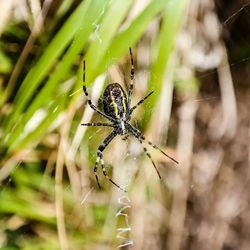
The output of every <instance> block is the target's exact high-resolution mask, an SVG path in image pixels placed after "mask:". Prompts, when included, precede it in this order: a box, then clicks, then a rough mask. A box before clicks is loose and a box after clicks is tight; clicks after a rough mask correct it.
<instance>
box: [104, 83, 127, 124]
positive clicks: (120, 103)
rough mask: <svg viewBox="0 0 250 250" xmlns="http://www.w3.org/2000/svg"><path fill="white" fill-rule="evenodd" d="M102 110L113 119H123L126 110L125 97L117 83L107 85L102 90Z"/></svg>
mask: <svg viewBox="0 0 250 250" xmlns="http://www.w3.org/2000/svg"><path fill="white" fill-rule="evenodd" d="M103 110H104V113H105V114H106V115H108V116H111V117H112V118H114V119H117V120H120V119H122V118H125V116H126V114H127V110H128V102H127V96H126V94H125V92H124V90H123V88H122V87H121V85H120V84H119V83H112V84H109V85H108V86H107V88H106V89H105V90H104V94H103Z"/></svg>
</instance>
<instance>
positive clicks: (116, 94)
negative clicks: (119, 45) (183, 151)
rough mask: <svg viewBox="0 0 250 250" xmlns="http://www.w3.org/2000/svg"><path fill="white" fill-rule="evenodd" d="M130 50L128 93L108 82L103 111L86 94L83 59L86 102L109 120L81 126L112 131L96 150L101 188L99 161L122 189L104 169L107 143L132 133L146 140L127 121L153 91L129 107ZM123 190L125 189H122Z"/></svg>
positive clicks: (141, 139)
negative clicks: (107, 128) (109, 128)
mask: <svg viewBox="0 0 250 250" xmlns="http://www.w3.org/2000/svg"><path fill="white" fill-rule="evenodd" d="M129 52H130V60H131V71H130V85H129V90H128V95H126V93H125V91H124V90H123V88H122V86H121V85H120V84H119V83H111V84H109V85H108V86H107V87H106V88H105V90H104V93H103V111H101V110H99V109H98V108H97V107H96V106H95V105H94V104H93V103H92V101H91V99H90V98H89V95H88V91H87V88H86V85H85V61H83V91H84V93H85V96H86V97H87V100H88V104H89V105H90V107H91V108H92V109H93V110H95V111H96V112H97V113H99V114H100V115H102V116H104V117H105V118H106V119H108V120H109V121H110V123H83V124H81V125H83V126H99V127H101V126H104V127H112V128H113V131H112V132H111V133H110V134H109V135H108V136H107V137H106V138H105V139H104V141H103V143H102V144H101V145H100V146H99V147H98V150H97V158H96V163H95V167H94V173H95V176H96V181H97V184H98V186H99V188H101V186H100V183H99V179H98V176H97V168H98V164H99V162H101V167H102V172H103V174H104V176H105V177H106V178H107V179H108V180H109V181H110V182H112V183H113V184H114V185H115V186H117V187H118V188H119V189H122V188H121V187H120V186H119V185H118V184H117V183H116V182H114V181H113V180H112V179H111V178H110V177H109V176H108V175H107V172H106V169H105V167H104V161H103V151H104V149H105V148H106V147H107V146H108V144H109V143H110V142H111V141H112V140H113V139H114V137H115V136H117V135H122V136H123V138H125V139H126V138H127V136H128V135H133V136H134V137H136V138H137V139H138V141H139V142H140V143H141V144H143V141H146V138H145V137H144V136H143V135H142V133H141V132H140V130H138V129H137V128H136V127H134V126H133V125H131V124H130V123H129V121H130V119H131V115H132V113H133V111H134V110H135V109H136V108H137V107H138V106H139V105H140V104H142V103H143V102H144V101H145V100H146V99H147V98H148V97H149V96H150V95H151V94H152V93H153V92H150V93H149V94H148V95H147V96H145V97H144V98H143V99H142V100H140V101H139V102H138V103H137V104H136V105H134V106H132V107H131V96H132V92H133V86H134V83H133V82H134V62H133V56H132V50H131V48H129ZM146 142H147V143H148V144H149V145H150V146H152V147H153V148H155V149H158V150H159V151H160V152H161V153H162V154H164V155H165V156H167V157H168V158H170V159H171V160H172V161H174V162H175V163H178V162H177V161H176V160H175V159H174V158H172V157H170V156H169V155H167V154H166V153H165V152H164V151H162V150H161V149H160V148H159V147H158V146H156V145H155V144H153V143H152V142H150V141H146ZM143 149H144V152H145V154H146V155H147V157H148V158H149V159H150V160H151V162H152V164H153V166H154V168H155V170H156V172H157V174H158V176H159V178H161V176H160V173H159V171H158V169H157V167H156V165H155V163H154V161H153V160H152V158H151V155H150V154H149V153H148V151H147V149H146V148H145V147H144V146H143ZM122 190H124V189H122ZM124 191H125V190H124Z"/></svg>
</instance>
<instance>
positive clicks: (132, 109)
mask: <svg viewBox="0 0 250 250" xmlns="http://www.w3.org/2000/svg"><path fill="white" fill-rule="evenodd" d="M153 93H154V91H151V92H150V93H149V94H148V95H146V96H145V97H144V98H143V99H141V100H140V101H139V102H138V103H137V104H136V105H135V106H133V107H132V108H131V109H130V111H129V115H131V114H132V113H133V111H134V110H135V109H136V108H137V107H138V106H140V105H141V104H142V103H143V102H144V101H145V100H146V99H147V98H148V97H150V96H151V95H152V94H153Z"/></svg>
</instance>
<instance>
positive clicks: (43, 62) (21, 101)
mask: <svg viewBox="0 0 250 250" xmlns="http://www.w3.org/2000/svg"><path fill="white" fill-rule="evenodd" d="M90 3H91V0H87V1H83V2H82V3H81V4H80V5H79V6H78V8H77V9H76V10H75V11H74V12H73V14H72V15H71V16H70V17H69V18H68V20H67V21H66V23H65V24H64V25H63V27H62V28H61V29H60V31H59V32H58V33H57V35H56V36H55V38H54V39H53V40H52V41H51V43H50V44H49V46H48V48H47V49H46V50H45V52H44V53H43V55H42V56H41V58H40V59H39V60H38V62H37V63H36V65H35V66H34V67H33V68H32V69H31V71H30V72H29V74H28V75H27V76H26V78H25V80H24V81H23V83H22V85H21V87H20V89H19V91H18V93H17V96H16V98H15V101H14V105H15V109H14V113H13V114H11V115H10V116H9V119H7V121H6V124H7V128H6V131H5V135H6V134H8V133H10V131H11V129H12V127H13V126H14V124H15V123H16V121H17V118H18V117H19V116H20V115H21V113H22V111H23V109H24V108H25V106H26V105H27V103H28V102H29V101H30V99H31V97H32V96H33V94H34V92H35V91H36V88H37V87H38V86H39V84H40V83H41V81H42V80H43V79H44V77H45V76H46V75H47V74H48V72H49V71H50V70H51V68H52V67H53V66H54V63H55V62H56V61H57V59H58V57H59V56H60V55H61V54H62V52H63V50H64V49H65V48H66V47H67V46H68V44H69V43H70V41H71V40H72V39H73V37H74V35H75V33H76V31H77V30H78V29H79V28H80V26H81V25H82V22H83V20H84V17H85V15H84V13H86V11H87V9H88V6H89V4H90Z"/></svg>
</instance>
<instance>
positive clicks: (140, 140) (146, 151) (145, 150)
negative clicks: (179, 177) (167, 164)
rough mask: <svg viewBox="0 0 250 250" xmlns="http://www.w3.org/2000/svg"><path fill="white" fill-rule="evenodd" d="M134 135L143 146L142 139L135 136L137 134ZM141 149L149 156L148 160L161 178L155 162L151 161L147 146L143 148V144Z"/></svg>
mask: <svg viewBox="0 0 250 250" xmlns="http://www.w3.org/2000/svg"><path fill="white" fill-rule="evenodd" d="M135 137H136V138H137V139H138V140H139V142H140V143H141V145H142V146H143V141H142V139H140V138H139V137H137V136H135ZM143 150H144V153H145V154H146V155H147V157H148V158H149V160H150V161H151V162H152V164H153V166H154V168H155V171H156V172H157V174H158V176H159V178H160V179H161V175H160V173H159V170H158V169H157V167H156V165H155V163H154V161H153V159H152V157H151V155H150V153H149V152H148V150H147V148H145V147H144V146H143Z"/></svg>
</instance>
